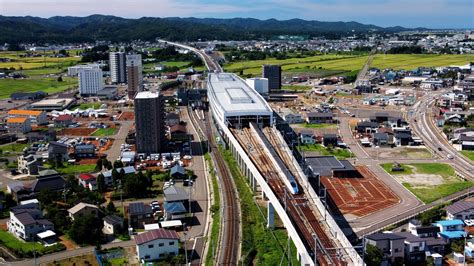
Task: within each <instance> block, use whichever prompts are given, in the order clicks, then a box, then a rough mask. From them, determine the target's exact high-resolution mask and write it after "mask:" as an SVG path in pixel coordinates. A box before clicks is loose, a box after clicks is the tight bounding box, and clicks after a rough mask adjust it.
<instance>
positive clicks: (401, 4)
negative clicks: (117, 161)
mask: <svg viewBox="0 0 474 266" xmlns="http://www.w3.org/2000/svg"><path fill="white" fill-rule="evenodd" d="M92 14H103V15H115V16H120V17H125V18H139V17H200V18H204V17H212V18H234V17H244V18H247V17H251V18H258V19H269V18H275V19H279V20H285V19H292V18H300V19H306V20H319V21H357V22H361V23H365V24H374V25H378V26H384V27H386V26H404V27H427V28H435V29H441V28H471V29H472V28H474V0H254V1H252V0H220V1H218V0H0V15H3V16H26V15H30V16H39V17H44V18H48V17H52V16H88V15H92Z"/></svg>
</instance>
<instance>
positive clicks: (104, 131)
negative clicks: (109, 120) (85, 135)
mask: <svg viewBox="0 0 474 266" xmlns="http://www.w3.org/2000/svg"><path fill="white" fill-rule="evenodd" d="M116 131H117V128H116V127H108V128H99V129H97V130H96V131H94V133H92V135H91V136H95V137H98V136H112V135H115V132H116Z"/></svg>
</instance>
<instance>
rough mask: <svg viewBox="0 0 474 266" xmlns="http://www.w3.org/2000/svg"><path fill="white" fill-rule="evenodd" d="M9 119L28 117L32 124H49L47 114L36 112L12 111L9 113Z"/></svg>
mask: <svg viewBox="0 0 474 266" xmlns="http://www.w3.org/2000/svg"><path fill="white" fill-rule="evenodd" d="M8 117H9V118H16V117H26V118H28V119H29V120H30V123H31V124H35V125H44V124H47V123H48V117H47V115H46V112H43V111H35V110H17V109H15V110H10V111H8Z"/></svg>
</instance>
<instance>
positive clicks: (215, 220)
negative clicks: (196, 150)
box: [204, 153, 221, 265]
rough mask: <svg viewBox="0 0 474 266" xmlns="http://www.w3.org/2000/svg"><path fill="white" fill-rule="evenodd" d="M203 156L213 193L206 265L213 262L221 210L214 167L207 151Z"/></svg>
mask: <svg viewBox="0 0 474 266" xmlns="http://www.w3.org/2000/svg"><path fill="white" fill-rule="evenodd" d="M204 158H205V159H206V163H207V165H208V169H209V174H210V175H211V178H212V188H213V190H214V192H213V193H214V194H213V200H214V204H213V205H212V206H211V212H212V226H211V234H210V237H209V240H208V241H209V243H210V245H211V247H214V248H210V249H209V250H208V252H207V254H206V265H213V262H214V260H215V256H214V255H215V253H214V252H213V251H214V250H215V248H216V247H217V244H218V243H217V241H218V238H219V231H220V224H221V223H220V219H221V212H220V211H219V210H220V206H221V205H220V196H219V185H218V182H217V178H216V175H215V174H214V167H213V165H212V163H211V157H210V156H209V153H206V154H205V155H204Z"/></svg>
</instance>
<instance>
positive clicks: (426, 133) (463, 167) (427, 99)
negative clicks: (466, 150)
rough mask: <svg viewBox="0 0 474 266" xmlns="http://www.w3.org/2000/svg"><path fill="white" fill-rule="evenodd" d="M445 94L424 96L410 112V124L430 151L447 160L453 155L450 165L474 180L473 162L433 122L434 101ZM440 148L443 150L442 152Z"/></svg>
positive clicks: (437, 93) (442, 91)
mask: <svg viewBox="0 0 474 266" xmlns="http://www.w3.org/2000/svg"><path fill="white" fill-rule="evenodd" d="M445 92H446V91H444V90H441V91H437V92H434V93H430V94H428V95H425V96H423V97H422V98H421V99H420V101H419V102H418V103H417V104H415V105H414V106H413V108H412V109H411V110H410V111H411V112H410V113H412V114H413V115H412V116H410V117H409V119H410V122H411V123H410V124H412V125H413V130H414V131H415V133H416V134H417V135H418V136H419V137H420V138H422V139H423V142H424V143H425V146H426V147H427V148H428V149H430V150H431V151H432V152H433V153H436V154H437V155H439V156H441V157H442V158H443V159H445V158H447V157H448V155H449V154H450V155H452V156H453V157H454V158H453V159H452V160H449V164H450V165H451V166H453V168H454V169H455V170H456V171H457V172H459V173H461V174H462V175H463V176H464V177H465V178H469V179H474V174H473V173H474V164H473V162H472V161H471V160H469V159H468V158H466V157H465V156H464V155H462V154H461V153H459V152H458V151H457V150H456V149H455V148H454V147H453V145H451V144H450V143H449V142H448V141H447V139H446V137H445V136H444V135H443V134H442V133H441V132H440V130H439V129H438V127H437V126H436V125H435V124H434V122H433V119H434V115H433V107H434V103H435V100H434V99H435V97H436V96H439V95H441V94H443V93H445ZM415 121H416V122H415ZM439 148H441V149H442V150H441V151H440V150H439Z"/></svg>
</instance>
